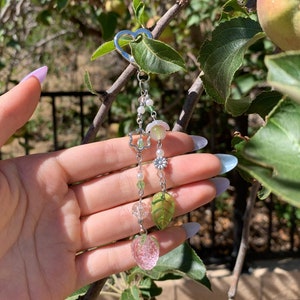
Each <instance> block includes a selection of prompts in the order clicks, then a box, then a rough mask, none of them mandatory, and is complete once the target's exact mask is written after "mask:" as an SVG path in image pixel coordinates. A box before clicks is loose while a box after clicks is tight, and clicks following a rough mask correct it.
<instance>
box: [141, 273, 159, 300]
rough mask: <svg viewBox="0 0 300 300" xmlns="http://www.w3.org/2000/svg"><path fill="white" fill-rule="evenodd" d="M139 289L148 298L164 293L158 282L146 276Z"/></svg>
mask: <svg viewBox="0 0 300 300" xmlns="http://www.w3.org/2000/svg"><path fill="white" fill-rule="evenodd" d="M139 289H140V291H141V293H142V295H143V296H144V298H146V299H153V298H154V297H156V296H159V295H160V294H161V293H162V288H161V287H158V286H157V285H156V283H155V282H154V281H153V280H152V279H151V278H149V277H144V278H143V279H142V281H141V282H140V284H139Z"/></svg>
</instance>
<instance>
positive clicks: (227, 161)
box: [215, 154, 238, 175]
mask: <svg viewBox="0 0 300 300" xmlns="http://www.w3.org/2000/svg"><path fill="white" fill-rule="evenodd" d="M215 155H216V156H217V157H218V158H219V159H220V161H221V165H222V168H221V171H220V173H219V174H220V175H221V174H224V173H227V172H229V171H231V170H232V169H234V168H235V167H236V165H237V164H238V160H237V158H236V157H235V156H233V155H230V154H215Z"/></svg>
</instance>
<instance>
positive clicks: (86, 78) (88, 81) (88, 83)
mask: <svg viewBox="0 0 300 300" xmlns="http://www.w3.org/2000/svg"><path fill="white" fill-rule="evenodd" d="M83 80H84V83H85V85H86V87H87V89H88V90H89V92H91V93H92V94H93V95H96V96H99V94H98V93H97V92H96V91H95V89H94V88H93V85H92V82H91V78H90V74H89V72H88V71H85V72H84V78H83Z"/></svg>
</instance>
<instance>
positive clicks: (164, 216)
mask: <svg viewBox="0 0 300 300" xmlns="http://www.w3.org/2000/svg"><path fill="white" fill-rule="evenodd" d="M174 213H175V199H174V197H173V196H171V195H170V194H169V193H167V192H159V193H157V194H155V195H154V196H153V198H152V202H151V215H152V220H153V222H154V223H155V225H156V226H157V227H158V228H159V229H165V228H166V227H167V226H168V225H169V224H170V222H171V221H172V219H173V217H174Z"/></svg>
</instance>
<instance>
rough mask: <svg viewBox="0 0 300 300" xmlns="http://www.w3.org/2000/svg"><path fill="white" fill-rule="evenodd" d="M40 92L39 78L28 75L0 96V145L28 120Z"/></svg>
mask: <svg viewBox="0 0 300 300" xmlns="http://www.w3.org/2000/svg"><path fill="white" fill-rule="evenodd" d="M40 94H41V85H40V83H39V80H38V79H37V78H36V77H30V78H29V79H27V80H25V81H24V82H22V83H20V84H18V85H17V86H15V87H14V88H13V89H11V90H10V91H9V92H7V93H6V94H4V95H2V96H1V97H0V128H1V135H0V146H2V145H3V144H4V143H5V142H6V141H7V140H8V138H9V137H11V136H12V135H13V134H14V133H15V132H16V130H18V129H19V128H20V127H22V126H23V125H24V124H25V123H26V122H27V121H28V120H29V118H30V117H31V115H32V113H33V112H34V110H35V108H36V106H37V104H38V102H39V99H40Z"/></svg>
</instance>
